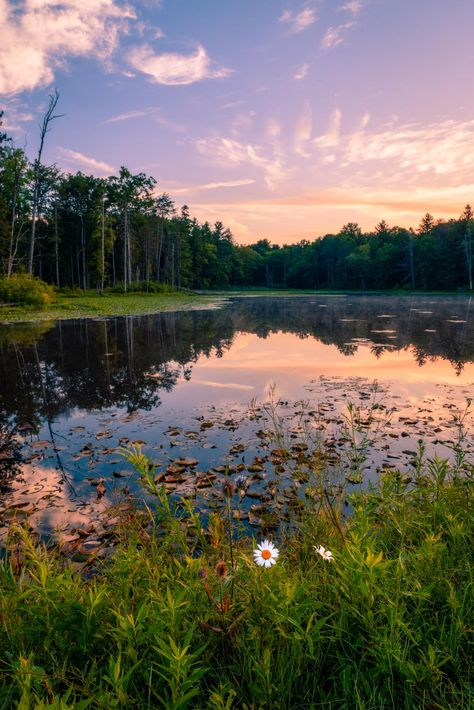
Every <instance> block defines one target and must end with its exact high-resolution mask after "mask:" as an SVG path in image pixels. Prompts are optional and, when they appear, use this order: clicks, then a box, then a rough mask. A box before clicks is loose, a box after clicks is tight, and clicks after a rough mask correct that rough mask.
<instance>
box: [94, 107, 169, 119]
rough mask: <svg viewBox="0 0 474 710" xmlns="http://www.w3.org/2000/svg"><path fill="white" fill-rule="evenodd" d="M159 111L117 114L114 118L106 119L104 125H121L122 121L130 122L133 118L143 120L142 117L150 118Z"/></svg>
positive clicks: (145, 110) (148, 109) (146, 110)
mask: <svg viewBox="0 0 474 710" xmlns="http://www.w3.org/2000/svg"><path fill="white" fill-rule="evenodd" d="M158 111H159V109H156V108H147V109H143V110H142V111H127V112H126V113H119V114H117V115H116V116H111V117H110V118H107V119H106V120H105V121H104V123H121V122H122V121H130V120H132V119H134V118H143V117H144V116H150V115H152V114H154V113H157V112H158Z"/></svg>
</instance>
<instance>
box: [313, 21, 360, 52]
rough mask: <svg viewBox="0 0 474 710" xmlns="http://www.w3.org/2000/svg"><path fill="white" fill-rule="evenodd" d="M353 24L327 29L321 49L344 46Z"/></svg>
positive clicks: (348, 23) (347, 23)
mask: <svg viewBox="0 0 474 710" xmlns="http://www.w3.org/2000/svg"><path fill="white" fill-rule="evenodd" d="M354 24H355V23H354V22H345V23H344V24H342V25H337V27H329V28H328V29H327V30H326V33H325V35H324V37H323V40H322V42H321V46H322V48H323V49H332V48H333V47H338V46H339V45H340V44H344V42H345V41H346V38H347V34H348V32H349V30H350V29H351V28H352V27H354Z"/></svg>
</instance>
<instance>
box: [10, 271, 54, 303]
mask: <svg viewBox="0 0 474 710" xmlns="http://www.w3.org/2000/svg"><path fill="white" fill-rule="evenodd" d="M53 300H54V291H53V288H52V286H49V285H48V284H47V283H45V282H44V281H41V280H40V279H37V278H35V277H34V276H30V275H29V274H15V275H13V276H10V278H3V279H0V303H14V304H15V305H22V306H23V305H24V306H40V307H41V306H47V305H48V304H49V303H51V302H52V301H53Z"/></svg>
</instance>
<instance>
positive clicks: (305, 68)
mask: <svg viewBox="0 0 474 710" xmlns="http://www.w3.org/2000/svg"><path fill="white" fill-rule="evenodd" d="M308 72H309V64H308V63H307V62H305V63H304V64H302V65H301V66H300V67H298V69H297V70H296V72H295V73H294V74H293V79H295V80H296V81H301V80H302V79H305V78H306V77H307V76H308Z"/></svg>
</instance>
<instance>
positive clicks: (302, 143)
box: [294, 103, 313, 158]
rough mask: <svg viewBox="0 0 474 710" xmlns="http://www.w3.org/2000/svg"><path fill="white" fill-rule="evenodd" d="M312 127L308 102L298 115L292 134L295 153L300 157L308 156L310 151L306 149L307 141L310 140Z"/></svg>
mask: <svg viewBox="0 0 474 710" xmlns="http://www.w3.org/2000/svg"><path fill="white" fill-rule="evenodd" d="M312 127H313V122H312V116H311V108H310V106H309V103H306V105H305V107H304V109H303V112H302V114H301V116H300V117H299V119H298V121H297V123H296V127H295V134H294V149H295V153H296V154H297V155H301V157H302V158H309V157H310V156H311V152H310V151H308V142H309V141H310V140H311V131H312Z"/></svg>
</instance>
